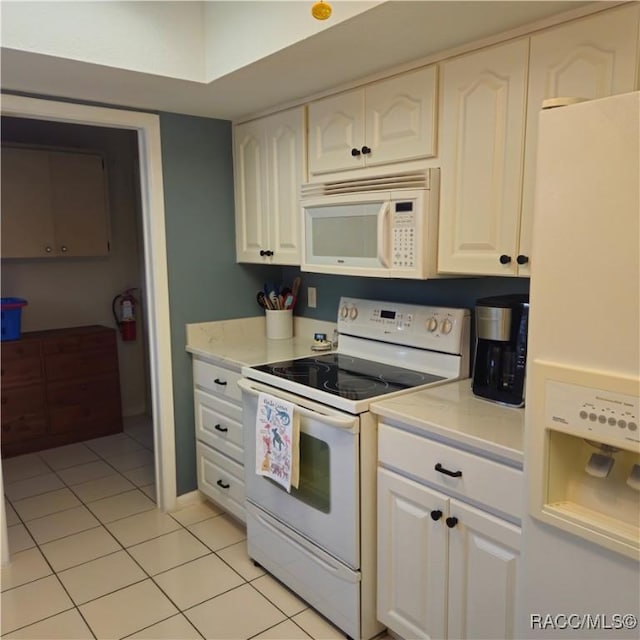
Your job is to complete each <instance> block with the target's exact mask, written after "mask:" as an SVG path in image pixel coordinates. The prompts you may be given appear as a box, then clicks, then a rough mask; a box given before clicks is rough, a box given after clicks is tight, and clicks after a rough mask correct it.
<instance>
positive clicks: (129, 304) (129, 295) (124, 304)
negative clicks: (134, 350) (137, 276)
mask: <svg viewBox="0 0 640 640" xmlns="http://www.w3.org/2000/svg"><path fill="white" fill-rule="evenodd" d="M136 289H137V287H134V288H133V289H126V290H125V291H123V292H122V293H119V294H118V295H117V296H116V297H115V298H114V299H113V301H112V302H111V310H112V311H113V317H114V318H115V321H116V324H117V325H118V328H119V329H120V333H121V334H122V340H123V341H124V342H129V341H131V340H135V339H136V304H137V303H138V300H137V299H136V298H135V296H134V295H133V292H134V291H135V290H136Z"/></svg>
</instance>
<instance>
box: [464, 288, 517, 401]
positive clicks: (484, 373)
mask: <svg viewBox="0 0 640 640" xmlns="http://www.w3.org/2000/svg"><path fill="white" fill-rule="evenodd" d="M528 324H529V296H528V295H526V294H519V293H514V294H509V295H504V296H493V297H490V298H480V299H479V300H477V301H476V350H475V358H474V365H473V381H472V389H473V393H474V394H475V395H476V396H479V397H481V398H485V399H487V400H492V401H493V402H498V403H500V404H505V405H509V406H512V407H523V406H524V383H525V369H526V364H527V328H528Z"/></svg>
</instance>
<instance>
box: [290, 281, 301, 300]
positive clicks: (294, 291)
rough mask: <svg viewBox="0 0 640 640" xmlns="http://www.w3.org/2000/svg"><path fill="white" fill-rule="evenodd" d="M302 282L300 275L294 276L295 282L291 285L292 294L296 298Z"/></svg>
mask: <svg viewBox="0 0 640 640" xmlns="http://www.w3.org/2000/svg"><path fill="white" fill-rule="evenodd" d="M301 284H302V280H301V279H300V276H297V277H296V278H294V280H293V284H292V285H291V294H292V295H293V297H294V298H297V297H298V292H299V291H300V285H301Z"/></svg>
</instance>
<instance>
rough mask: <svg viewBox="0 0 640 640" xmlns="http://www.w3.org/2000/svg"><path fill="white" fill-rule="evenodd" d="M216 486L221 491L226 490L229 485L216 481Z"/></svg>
mask: <svg viewBox="0 0 640 640" xmlns="http://www.w3.org/2000/svg"><path fill="white" fill-rule="evenodd" d="M216 484H217V485H218V486H219V487H220V488H221V489H228V488H229V487H230V486H231V485H230V484H229V483H228V482H227V483H225V482H222V480H218V482H216Z"/></svg>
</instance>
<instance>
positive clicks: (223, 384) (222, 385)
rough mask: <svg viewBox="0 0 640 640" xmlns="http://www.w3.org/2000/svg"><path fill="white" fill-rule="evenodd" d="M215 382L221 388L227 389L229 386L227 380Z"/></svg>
mask: <svg viewBox="0 0 640 640" xmlns="http://www.w3.org/2000/svg"><path fill="white" fill-rule="evenodd" d="M214 382H215V383H216V384H219V385H220V386H221V387H226V386H227V381H226V380H220V378H216V379H215V380H214Z"/></svg>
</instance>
